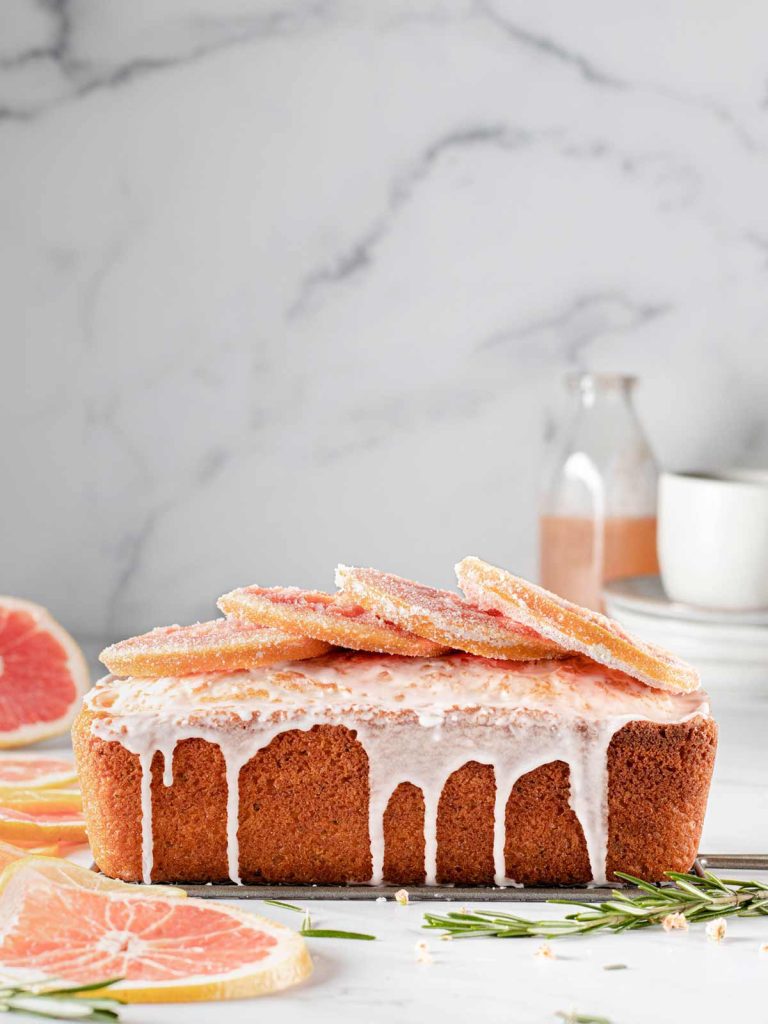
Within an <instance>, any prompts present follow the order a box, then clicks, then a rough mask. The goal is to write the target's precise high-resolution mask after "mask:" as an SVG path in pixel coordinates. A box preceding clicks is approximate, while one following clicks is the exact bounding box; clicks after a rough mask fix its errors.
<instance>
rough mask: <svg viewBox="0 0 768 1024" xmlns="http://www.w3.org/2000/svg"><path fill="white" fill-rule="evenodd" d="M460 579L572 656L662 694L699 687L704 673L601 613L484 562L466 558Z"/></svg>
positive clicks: (467, 589)
mask: <svg viewBox="0 0 768 1024" xmlns="http://www.w3.org/2000/svg"><path fill="white" fill-rule="evenodd" d="M456 575H457V577H458V580H459V586H460V587H461V589H462V590H463V591H464V593H465V594H466V595H467V597H468V598H469V600H470V601H473V602H475V603H476V604H478V605H479V606H480V607H481V608H488V609H493V610H495V611H500V612H502V613H503V614H504V615H508V616H509V617H510V618H512V619H515V620H516V621H517V622H521V623H522V624H523V625H525V626H530V627H531V628H532V629H535V630H537V631H538V632H540V633H541V634H542V635H543V636H545V637H547V638H548V639H549V640H552V641H554V643H556V644H559V645H560V646H561V647H563V648H564V649H565V650H567V651H579V652H580V653H582V654H586V655H587V657H589V658H591V659H592V660H593V661H597V662H599V663H600V664H601V665H607V666H608V667H609V668H614V669H619V670H620V671H621V672H626V674H627V675H629V676H632V677H633V678H634V679H639V680H640V682H642V683H646V684H647V685H648V686H653V687H656V688H657V689H659V690H671V691H672V692H673V693H690V692H692V691H693V690H697V689H698V688H699V686H700V680H699V674H698V672H697V671H696V669H695V668H693V667H692V666H691V665H688V664H687V663H686V662H684V661H681V660H680V659H679V658H676V657H675V655H674V654H670V653H669V651H665V650H664V649H663V648H661V647H656V646H655V645H654V644H648V643H645V642H644V641H643V640H638V639H637V638H636V637H632V636H630V635H629V634H628V633H626V632H625V631H624V630H623V629H622V628H621V626H620V625H619V624H618V622H615V621H614V620H613V619H609V618H607V616H605V615H601V614H600V613H599V612H594V611H591V610H590V609H589V608H581V607H580V606H579V605H576V604H572V603H571V602H570V601H566V600H565V599H564V598H562V597H558V596H557V595H556V594H552V593H550V591H548V590H544V588H543V587H537V586H536V585H535V584H533V583H529V582H528V581H527V580H523V579H520V578H519V577H517V576H513V575H512V574H511V573H509V572H506V570H504V569H499V568H497V567H496V566H494V565H489V564H488V563H487V562H483V561H482V560H481V559H479V558H474V557H471V556H470V557H468V558H465V559H463V560H462V561H461V562H459V564H458V565H457V566H456Z"/></svg>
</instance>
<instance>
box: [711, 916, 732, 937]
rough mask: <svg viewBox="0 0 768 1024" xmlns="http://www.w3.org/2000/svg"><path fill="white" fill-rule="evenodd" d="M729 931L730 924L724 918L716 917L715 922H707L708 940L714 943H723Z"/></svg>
mask: <svg viewBox="0 0 768 1024" xmlns="http://www.w3.org/2000/svg"><path fill="white" fill-rule="evenodd" d="M727 931H728V923H727V922H726V920H725V918H724V917H716V918H715V920H714V921H708V922H707V927H706V932H707V938H708V939H712V941H713V942H722V941H723V939H724V938H725V933H726V932H727Z"/></svg>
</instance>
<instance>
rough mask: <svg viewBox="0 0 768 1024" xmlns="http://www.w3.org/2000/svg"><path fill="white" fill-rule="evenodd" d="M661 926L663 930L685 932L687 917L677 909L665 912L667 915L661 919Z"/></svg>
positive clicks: (686, 929)
mask: <svg viewBox="0 0 768 1024" xmlns="http://www.w3.org/2000/svg"><path fill="white" fill-rule="evenodd" d="M661 926H662V928H663V929H664V931H665V932H676V931H681V932H687V931H688V918H687V917H686V916H685V914H681V913H680V911H679V910H678V911H675V913H674V914H667V916H666V917H665V918H664V919H663V920H662V922H661Z"/></svg>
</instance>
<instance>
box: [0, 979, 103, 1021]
mask: <svg viewBox="0 0 768 1024" xmlns="http://www.w3.org/2000/svg"><path fill="white" fill-rule="evenodd" d="M120 980H121V979H120V978H107V979H106V980H105V981H91V982H88V983H87V984H84V985H62V984H61V982H37V983H30V984H27V985H18V984H16V985H11V984H3V983H2V982H0V1013H25V1014H27V1015H28V1016H30V1017H41V1018H43V1019H45V1020H80V1021H105V1022H107V1021H116V1020H119V1019H120V1015H119V1013H118V1012H117V1010H116V1009H114V1007H116V1006H120V1002H119V1001H118V1000H117V999H110V998H109V997H107V996H101V997H99V996H91V997H89V996H84V995H83V993H86V992H93V991H94V990H96V989H104V988H109V986H110V985H114V984H116V983H117V982H118V981H120Z"/></svg>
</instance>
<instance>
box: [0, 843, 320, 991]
mask: <svg viewBox="0 0 768 1024" xmlns="http://www.w3.org/2000/svg"><path fill="white" fill-rule="evenodd" d="M0 969H2V973H3V974H6V973H8V972H9V971H10V972H13V971H15V970H17V969H18V970H22V971H23V972H24V973H25V974H26V976H27V977H29V972H30V971H31V972H34V973H35V975H38V976H39V977H40V978H44V977H50V978H52V977H55V978H61V979H64V980H66V981H73V982H81V983H85V982H88V981H93V980H98V979H100V978H104V979H106V978H114V977H119V978H122V979H124V980H123V981H120V982H119V983H118V984H116V985H114V986H111V987H110V988H109V990H104V991H103V992H102V993H101V994H103V995H105V996H107V995H108V996H111V997H113V998H116V999H119V1000H121V1001H122V1002H127V1003H161V1002H191V1001H196V1000H202V999H234V998H241V997H245V996H256V995H266V994H268V993H270V992H277V991H279V990H280V989H283V988H287V987H288V986H289V985H294V984H296V983H297V982H299V981H302V980H303V979H304V978H306V977H308V975H309V974H310V972H311V970H312V961H311V959H310V956H309V953H308V952H307V948H306V946H305V944H304V940H303V939H302V937H301V936H300V935H298V934H297V933H296V932H293V931H291V930H290V929H288V928H285V927H284V926H283V925H279V924H276V923H275V922H274V921H268V920H266V919H265V918H262V917H256V915H254V914H249V913H246V912H244V911H242V910H237V909H235V908H233V907H229V906H223V905H221V904H213V903H212V902H210V901H208V900H199V899H187V898H186V897H185V895H184V893H183V892H182V891H181V890H175V889H170V888H165V887H162V886H153V887H152V888H151V889H147V888H146V887H144V886H137V885H130V884H128V883H126V882H119V881H115V880H113V879H107V878H103V877H101V876H99V875H97V874H95V872H92V871H89V870H88V869H87V868H82V867H79V866H78V865H75V864H72V863H69V862H67V861H62V860H56V859H53V858H48V857H27V858H25V859H24V860H19V861H15V862H14V863H12V864H10V865H9V866H8V867H7V868H5V870H4V871H3V873H2V875H0ZM90 994H91V995H94V994H95V993H90Z"/></svg>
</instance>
